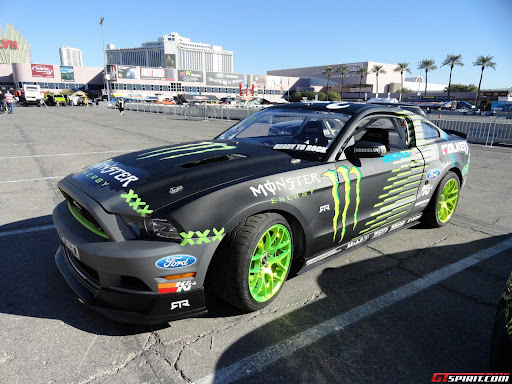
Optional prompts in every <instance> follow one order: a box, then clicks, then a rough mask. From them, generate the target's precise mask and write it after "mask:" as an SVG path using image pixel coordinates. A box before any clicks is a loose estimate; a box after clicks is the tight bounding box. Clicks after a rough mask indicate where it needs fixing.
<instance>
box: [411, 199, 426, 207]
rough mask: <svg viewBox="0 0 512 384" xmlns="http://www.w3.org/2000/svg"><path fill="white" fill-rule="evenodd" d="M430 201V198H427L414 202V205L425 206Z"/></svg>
mask: <svg viewBox="0 0 512 384" xmlns="http://www.w3.org/2000/svg"><path fill="white" fill-rule="evenodd" d="M429 201H430V200H428V199H427V200H422V201H418V202H417V203H416V204H414V206H415V207H423V206H425V205H427V204H428V202H429Z"/></svg>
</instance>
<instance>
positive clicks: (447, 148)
mask: <svg viewBox="0 0 512 384" xmlns="http://www.w3.org/2000/svg"><path fill="white" fill-rule="evenodd" d="M441 152H442V153H443V155H451V154H452V153H457V152H464V153H465V154H466V155H467V154H468V153H469V147H468V143H464V142H456V143H448V144H442V145H441Z"/></svg>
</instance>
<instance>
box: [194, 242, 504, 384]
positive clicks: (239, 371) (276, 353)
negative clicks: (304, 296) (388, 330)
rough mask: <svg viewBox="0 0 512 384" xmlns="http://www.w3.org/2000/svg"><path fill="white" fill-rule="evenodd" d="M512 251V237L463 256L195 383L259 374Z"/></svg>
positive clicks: (208, 382) (204, 383)
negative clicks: (276, 363) (464, 271)
mask: <svg viewBox="0 0 512 384" xmlns="http://www.w3.org/2000/svg"><path fill="white" fill-rule="evenodd" d="M510 248H512V238H509V239H508V240H505V241H502V242H500V243H498V244H496V245H494V246H492V247H490V248H487V249H483V250H481V251H479V252H477V253H475V254H473V255H471V256H468V257H466V258H465V259H462V260H460V261H458V262H456V263H453V264H450V265H448V266H446V267H444V268H441V269H439V270H437V271H435V272H432V273H429V274H428V275H425V276H424V277H422V278H419V279H417V280H414V281H412V282H410V283H409V284H406V285H404V286H403V287H401V288H398V289H395V290H394V291H391V292H388V293H386V294H385V295H383V296H380V297H378V298H376V299H374V300H371V301H368V302H367V303H365V304H362V305H360V306H359V307H356V308H354V309H352V310H350V311H348V312H345V313H343V314H341V315H339V316H337V317H335V318H333V319H331V320H328V321H326V322H324V323H321V324H319V325H317V326H315V327H313V328H310V329H308V330H307V331H304V332H302V333H300V334H298V335H296V336H294V337H291V338H289V339H287V340H285V341H282V342H280V343H278V344H274V345H272V346H270V347H268V348H266V349H264V350H262V351H261V352H258V353H256V354H254V355H252V356H249V357H246V358H245V359H242V360H240V361H237V362H236V363H233V364H231V365H229V366H227V367H225V368H221V369H219V370H218V371H217V372H215V373H211V374H209V375H207V376H205V377H203V378H201V379H199V380H197V381H195V384H210V383H231V382H233V381H236V380H240V379H243V378H246V377H249V376H252V375H253V374H255V373H257V372H261V371H262V370H263V369H265V368H266V367H267V366H269V365H271V364H273V363H275V362H277V361H278V360H280V359H283V358H286V357H289V356H290V355H291V354H293V353H294V352H296V351H298V350H300V349H302V348H304V347H307V346H308V345H310V344H313V343H316V342H318V341H319V340H320V339H322V338H324V337H326V336H328V335H330V334H332V333H334V332H341V331H343V329H344V328H345V327H347V326H349V325H351V324H353V323H356V322H358V321H360V320H362V319H364V318H366V317H369V316H372V315H374V314H376V313H377V312H379V311H381V310H383V309H386V308H387V307H389V306H391V305H393V304H395V303H397V302H399V301H401V300H404V299H406V298H408V297H410V296H413V295H415V294H417V293H419V292H421V291H423V290H425V289H427V288H429V287H431V286H433V285H435V284H437V283H439V282H441V281H443V280H446V279H448V278H449V277H451V276H453V275H455V274H457V273H459V272H461V271H463V270H465V269H467V268H469V267H471V266H473V265H475V264H477V263H479V262H481V261H484V260H486V259H488V258H490V257H492V256H495V255H497V254H499V253H501V252H503V251H506V250H507V249H510Z"/></svg>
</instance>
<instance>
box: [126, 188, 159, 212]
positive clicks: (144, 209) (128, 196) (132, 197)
mask: <svg viewBox="0 0 512 384" xmlns="http://www.w3.org/2000/svg"><path fill="white" fill-rule="evenodd" d="M121 198H123V199H126V202H127V203H128V205H129V206H130V207H132V209H133V210H134V211H135V212H137V213H140V216H141V217H146V214H148V215H149V214H151V213H152V212H153V210H151V209H149V205H147V204H146V203H145V202H144V201H142V200H141V199H140V197H139V195H137V194H136V193H135V192H134V191H133V189H130V190H129V191H128V193H122V194H121ZM132 200H133V201H132ZM139 206H140V207H142V208H139Z"/></svg>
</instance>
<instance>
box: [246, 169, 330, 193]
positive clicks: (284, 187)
mask: <svg viewBox="0 0 512 384" xmlns="http://www.w3.org/2000/svg"><path fill="white" fill-rule="evenodd" d="M314 183H319V184H321V183H322V182H321V181H320V179H319V178H318V175H317V174H316V173H311V174H309V175H301V176H295V177H288V178H286V179H284V178H282V177H280V178H279V180H275V181H270V180H267V181H266V183H264V184H258V187H257V188H254V187H250V190H251V191H252V193H253V194H254V196H256V197H257V196H258V195H260V194H263V195H265V196H268V195H269V193H272V194H273V195H275V194H276V192H277V191H293V190H294V189H295V188H296V187H302V186H303V185H311V184H314ZM311 193H313V192H312V191H311Z"/></svg>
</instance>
